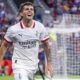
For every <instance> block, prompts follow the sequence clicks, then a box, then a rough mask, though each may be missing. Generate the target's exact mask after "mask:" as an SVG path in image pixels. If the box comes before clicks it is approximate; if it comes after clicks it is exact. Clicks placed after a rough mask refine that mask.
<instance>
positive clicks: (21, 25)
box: [20, 21, 35, 29]
mask: <svg viewBox="0 0 80 80" xmlns="http://www.w3.org/2000/svg"><path fill="white" fill-rule="evenodd" d="M20 27H21V28H22V29H23V28H24V26H23V24H22V22H21V21H20ZM34 27H35V21H34V22H33V25H32V28H34Z"/></svg>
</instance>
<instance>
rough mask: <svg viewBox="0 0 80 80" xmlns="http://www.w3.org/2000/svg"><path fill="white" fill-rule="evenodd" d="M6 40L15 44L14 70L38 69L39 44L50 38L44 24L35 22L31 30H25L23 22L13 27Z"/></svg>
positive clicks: (9, 30)
mask: <svg viewBox="0 0 80 80" xmlns="http://www.w3.org/2000/svg"><path fill="white" fill-rule="evenodd" d="M4 38H5V39H6V40H7V41H8V42H13V46H14V52H13V57H12V62H13V69H14V68H25V69H36V68H37V64H38V62H39V60H38V52H39V42H40V41H46V40H48V38H49V36H48V33H47V31H46V29H45V27H44V26H43V24H41V23H40V22H38V21H34V23H33V25H32V27H30V28H25V26H24V25H23V23H22V22H19V23H17V24H15V25H13V26H12V27H10V28H9V29H8V31H7V33H6V35H5V36H4Z"/></svg>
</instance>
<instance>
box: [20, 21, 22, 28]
mask: <svg viewBox="0 0 80 80" xmlns="http://www.w3.org/2000/svg"><path fill="white" fill-rule="evenodd" d="M20 27H21V28H22V29H23V25H22V22H21V21H20Z"/></svg>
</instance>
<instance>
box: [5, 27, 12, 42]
mask: <svg viewBox="0 0 80 80" xmlns="http://www.w3.org/2000/svg"><path fill="white" fill-rule="evenodd" d="M12 35H13V32H12V30H11V28H9V29H8V30H7V32H6V34H5V36H4V39H5V40H6V41H7V42H12V38H11V37H12Z"/></svg>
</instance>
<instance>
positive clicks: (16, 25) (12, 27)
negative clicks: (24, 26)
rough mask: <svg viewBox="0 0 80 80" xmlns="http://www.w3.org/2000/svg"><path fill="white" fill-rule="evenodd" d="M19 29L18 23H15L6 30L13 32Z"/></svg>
mask: <svg viewBox="0 0 80 80" xmlns="http://www.w3.org/2000/svg"><path fill="white" fill-rule="evenodd" d="M19 27H20V23H19V22H18V23H16V24H14V25H12V26H11V27H9V28H8V30H11V31H14V30H16V29H18V28H19Z"/></svg>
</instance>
